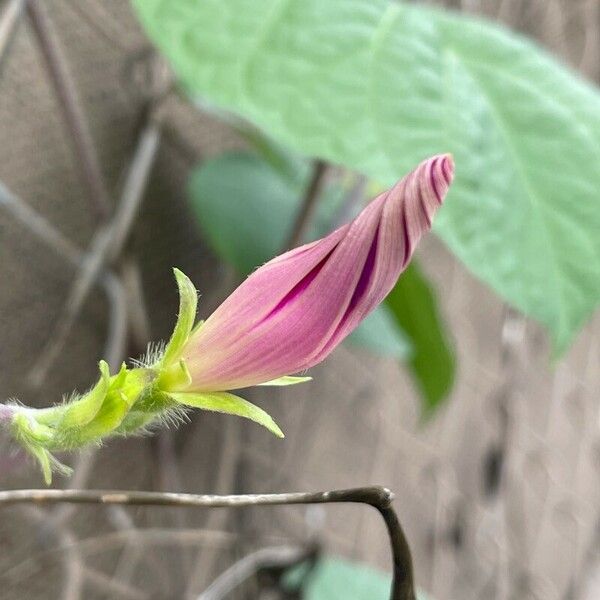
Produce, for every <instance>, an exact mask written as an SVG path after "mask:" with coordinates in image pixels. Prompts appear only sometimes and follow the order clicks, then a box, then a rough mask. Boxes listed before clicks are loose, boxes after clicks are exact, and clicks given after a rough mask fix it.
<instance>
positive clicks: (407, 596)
mask: <svg viewBox="0 0 600 600" xmlns="http://www.w3.org/2000/svg"><path fill="white" fill-rule="evenodd" d="M393 498H394V496H393V494H392V492H391V491H390V490H388V489H387V488H383V487H364V488H354V489H349V490H334V491H328V492H307V493H304V492H298V493H287V494H245V495H226V496H216V495H199V494H179V493H169V492H138V491H122V490H76V489H67V490H43V489H40V490H9V491H2V492H0V506H9V505H14V504H33V505H37V506H40V505H45V504H57V503H64V502H66V503H71V504H101V505H134V506H164V507H179V508H182V507H189V508H243V507H251V506H289V505H299V504H334V503H338V504H339V503H351V504H366V505H368V506H371V507H373V508H375V509H376V510H377V511H378V512H379V514H380V515H381V516H382V518H383V520H384V522H385V525H386V528H387V532H388V535H389V540H390V547H391V551H392V560H393V579H392V589H391V592H390V600H416V596H415V590H414V577H413V567H412V557H411V552H410V547H409V545H408V542H407V540H406V537H405V535H404V532H403V530H402V527H401V525H400V522H399V520H398V517H397V515H396V512H395V511H394V509H393V507H392V501H393Z"/></svg>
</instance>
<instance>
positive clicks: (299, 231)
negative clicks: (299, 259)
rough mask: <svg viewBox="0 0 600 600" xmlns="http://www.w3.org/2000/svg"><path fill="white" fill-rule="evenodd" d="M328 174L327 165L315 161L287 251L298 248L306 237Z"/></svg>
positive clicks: (286, 245) (286, 246)
mask: <svg viewBox="0 0 600 600" xmlns="http://www.w3.org/2000/svg"><path fill="white" fill-rule="evenodd" d="M326 173H327V163H326V162H325V161H323V160H315V162H314V166H313V172H312V177H311V180H310V183H309V184H308V187H307V188H306V193H305V194H304V198H303V200H302V204H301V205H300V210H299V211H298V214H297V215H296V218H295V220H294V224H293V225H292V230H291V232H290V235H289V237H288V240H287V242H286V244H285V249H286V250H289V249H291V248H294V247H295V246H298V244H300V243H301V242H302V240H303V239H304V236H305V235H306V232H307V229H308V226H309V225H310V222H311V220H312V217H313V214H314V212H315V209H316V207H317V203H318V201H319V196H320V194H321V190H322V189H323V183H324V181H325V175H326Z"/></svg>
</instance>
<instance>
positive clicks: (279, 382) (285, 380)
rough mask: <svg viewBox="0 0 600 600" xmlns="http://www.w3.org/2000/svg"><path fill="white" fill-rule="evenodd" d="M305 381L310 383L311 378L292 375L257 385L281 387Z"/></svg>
mask: <svg viewBox="0 0 600 600" xmlns="http://www.w3.org/2000/svg"><path fill="white" fill-rule="evenodd" d="M307 381H312V377H293V376H292V375H284V376H283V377H278V378H277V379H271V381H265V382H264V383H259V384H258V385H271V386H277V387H281V386H285V385H296V384H298V383H306V382H307Z"/></svg>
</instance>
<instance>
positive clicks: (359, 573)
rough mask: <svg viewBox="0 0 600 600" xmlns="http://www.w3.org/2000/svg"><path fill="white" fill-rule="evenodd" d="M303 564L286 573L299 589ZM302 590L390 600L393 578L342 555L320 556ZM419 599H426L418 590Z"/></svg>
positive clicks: (320, 599) (328, 598)
mask: <svg viewBox="0 0 600 600" xmlns="http://www.w3.org/2000/svg"><path fill="white" fill-rule="evenodd" d="M301 569H302V567H300V569H295V570H293V571H291V572H290V573H289V574H288V575H287V576H286V579H287V581H286V584H287V586H288V587H289V588H291V589H296V588H297V586H298V584H299V583H300V580H302V579H303V578H302V571H301ZM304 580H305V582H306V583H305V584H304V585H303V586H302V592H303V596H302V598H304V599H305V600H388V598H389V597H390V588H391V585H392V578H391V577H390V576H389V575H387V574H386V573H383V572H381V571H378V570H376V569H373V568H371V567H368V566H367V565H363V564H360V563H356V562H352V561H349V560H345V559H343V558H338V557H325V558H322V559H321V560H319V562H318V563H317V565H316V566H315V568H314V570H313V571H311V573H310V575H309V576H308V577H306V578H305V579H304ZM418 600H426V597H425V595H424V594H422V593H419V594H418Z"/></svg>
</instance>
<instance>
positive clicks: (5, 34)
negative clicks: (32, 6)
mask: <svg viewBox="0 0 600 600" xmlns="http://www.w3.org/2000/svg"><path fill="white" fill-rule="evenodd" d="M25 4H26V0H9V2H7V3H6V8H5V9H4V12H3V13H2V15H1V16H0V70H1V69H2V65H3V64H4V60H5V58H6V57H7V56H8V51H9V50H10V47H11V45H12V42H13V40H14V39H15V34H16V32H17V27H18V25H19V23H20V22H21V16H22V15H23V11H24V9H25Z"/></svg>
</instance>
